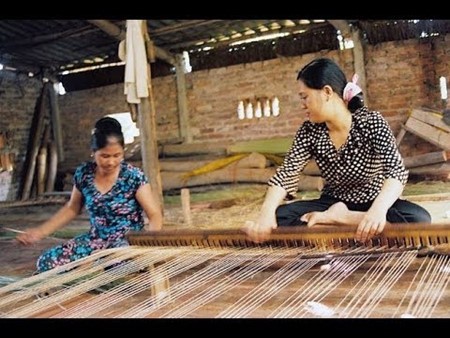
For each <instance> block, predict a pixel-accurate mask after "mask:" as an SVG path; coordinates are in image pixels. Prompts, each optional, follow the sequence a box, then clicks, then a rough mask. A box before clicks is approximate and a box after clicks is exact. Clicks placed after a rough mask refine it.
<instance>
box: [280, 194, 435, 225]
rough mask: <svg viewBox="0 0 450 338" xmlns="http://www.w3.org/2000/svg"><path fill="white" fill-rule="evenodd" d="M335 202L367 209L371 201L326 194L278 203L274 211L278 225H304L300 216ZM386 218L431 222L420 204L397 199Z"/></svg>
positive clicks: (399, 221)
mask: <svg viewBox="0 0 450 338" xmlns="http://www.w3.org/2000/svg"><path fill="white" fill-rule="evenodd" d="M337 202H343V203H344V204H345V205H346V206H347V208H348V209H349V210H353V211H367V210H369V208H370V206H371V205H372V203H373V201H371V202H367V203H349V202H344V201H340V200H338V199H336V198H333V197H331V196H328V195H322V196H321V197H320V198H318V199H314V200H309V201H296V202H292V203H288V204H283V205H280V206H279V207H278V208H277V211H276V218H277V224H278V225H279V226H294V225H306V223H305V222H303V221H301V220H300V217H301V216H303V215H304V214H307V213H308V212H312V211H325V210H327V209H328V208H329V207H330V206H332V205H333V204H335V203H337ZM386 219H387V221H388V222H390V223H431V215H430V214H429V212H428V211H427V210H425V209H424V208H423V207H421V206H420V205H417V204H415V203H412V202H409V201H406V200H401V199H398V200H397V201H395V203H394V204H393V205H392V206H391V207H390V208H389V210H388V212H387V215H386Z"/></svg>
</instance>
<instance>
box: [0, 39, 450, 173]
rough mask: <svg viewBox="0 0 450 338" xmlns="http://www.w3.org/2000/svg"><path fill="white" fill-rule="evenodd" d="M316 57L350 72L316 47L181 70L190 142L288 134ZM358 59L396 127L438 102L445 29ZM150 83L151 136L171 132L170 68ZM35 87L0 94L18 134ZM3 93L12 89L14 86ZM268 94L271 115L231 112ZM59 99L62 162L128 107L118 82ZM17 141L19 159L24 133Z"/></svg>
mask: <svg viewBox="0 0 450 338" xmlns="http://www.w3.org/2000/svg"><path fill="white" fill-rule="evenodd" d="M317 56H328V57H332V58H333V59H335V60H336V61H338V63H339V64H340V65H342V66H343V68H344V71H345V72H346V74H347V76H348V78H349V79H350V78H351V76H352V75H353V74H352V69H353V54H352V51H351V50H346V51H321V52H318V53H314V54H305V55H302V56H297V57H289V58H285V57H283V58H278V59H274V60H267V61H261V62H254V63H250V64H241V65H234V66H230V67H226V68H218V69H211V70H204V71H198V72H193V73H190V74H186V86H187V89H186V90H187V97H188V109H189V119H190V121H189V122H190V126H191V130H192V135H193V141H194V142H214V141H219V142H235V141H242V140H250V139H266V138H271V137H290V136H293V135H294V133H295V131H296V130H297V128H298V126H299V125H300V124H301V123H302V122H303V120H304V116H303V114H301V113H300V112H299V110H298V104H299V100H298V95H297V83H296V76H297V71H298V70H299V69H300V68H301V67H302V66H303V65H304V64H306V63H307V62H308V61H310V60H311V59H313V58H315V57H317ZM365 59H366V71H367V74H366V76H367V93H366V94H367V97H368V100H369V102H370V107H371V108H372V109H374V110H379V111H380V112H381V113H382V114H383V115H384V116H385V117H386V118H387V119H388V121H389V123H390V125H391V127H392V128H393V130H394V132H395V133H397V132H398V131H399V128H400V125H401V123H403V122H405V120H406V119H407V114H408V112H409V111H410V110H411V108H413V107H420V106H428V107H440V105H441V100H440V90H439V77H440V76H445V77H446V78H447V79H450V67H449V66H450V36H446V37H441V38H438V39H435V40H433V41H431V42H430V41H425V42H424V41H421V40H408V41H400V42H388V43H382V44H379V45H376V46H367V48H366V54H365ZM152 86H153V91H154V99H155V108H156V119H157V125H158V127H157V138H158V139H159V140H162V139H170V138H175V137H178V136H179V132H178V107H177V102H176V83H175V75H171V76H166V77H159V78H155V79H153V81H152ZM4 87H5V85H3V86H2V88H4ZM9 87H12V88H14V83H13V81H9V82H8V88H9ZM449 87H450V86H449ZM13 90H14V89H11V92H12V91H13ZM8 91H9V90H8ZM37 94H38V88H36V86H30V89H29V90H28V91H27V95H26V96H25V97H24V98H23V99H21V100H10V101H11V102H10V104H14V105H16V106H15V107H14V108H13V109H11V107H9V104H4V102H3V100H0V104H2V106H0V107H2V108H1V110H0V111H1V112H2V115H3V114H4V113H3V112H8V114H10V115H9V119H7V120H6V121H7V123H8V125H9V123H11V125H15V126H17V128H19V129H20V131H21V133H23V136H28V129H27V128H29V127H28V126H29V124H30V121H31V117H32V112H33V109H34V104H35V100H36V97H37ZM2 95H4V94H2ZM9 95H17V92H16V94H9ZM274 96H276V97H278V99H279V100H280V110H281V113H280V115H279V116H278V117H269V118H261V119H252V120H247V119H244V120H239V119H238V117H237V113H236V108H237V105H238V102H239V100H242V99H252V98H255V97H274ZM59 103H60V111H61V123H62V127H63V139H64V152H65V161H64V163H62V164H61V166H62V167H64V168H71V167H74V166H76V165H77V164H79V163H80V162H81V161H84V160H86V159H88V158H89V154H90V150H89V141H90V131H91V128H92V126H93V123H94V122H95V120H97V119H98V118H100V117H102V116H104V115H106V114H111V113H119V112H124V111H128V105H127V104H126V102H125V95H124V94H123V84H116V85H111V86H107V87H102V88H96V89H89V90H84V91H76V92H72V93H68V94H67V95H65V96H62V97H59ZM4 107H8V109H5V108H4ZM20 140H21V142H22V143H21V144H22V146H21V147H19V148H18V149H19V150H20V154H19V155H20V156H19V158H23V156H24V154H23V149H24V148H23V143H24V141H25V142H26V140H25V139H24V138H23V137H22V138H20ZM434 149H435V148H434V147H433V146H431V145H429V144H428V143H426V142H424V141H423V140H421V139H419V138H417V137H415V136H414V135H410V134H409V133H407V134H406V136H405V139H404V141H403V142H402V146H401V152H402V153H403V154H404V155H405V156H409V155H411V154H418V153H424V152H426V151H430V150H434Z"/></svg>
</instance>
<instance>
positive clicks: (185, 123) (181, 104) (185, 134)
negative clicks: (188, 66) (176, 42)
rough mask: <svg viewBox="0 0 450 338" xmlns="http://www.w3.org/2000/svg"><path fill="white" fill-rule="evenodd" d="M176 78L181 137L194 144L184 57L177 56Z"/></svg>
mask: <svg viewBox="0 0 450 338" xmlns="http://www.w3.org/2000/svg"><path fill="white" fill-rule="evenodd" d="M176 60H177V64H176V66H175V69H176V77H177V102H178V118H179V121H180V123H179V128H180V136H181V137H182V138H184V142H185V143H191V142H192V134H191V130H190V127H189V113H188V106H187V99H186V78H185V75H184V69H183V55H181V54H177V56H176Z"/></svg>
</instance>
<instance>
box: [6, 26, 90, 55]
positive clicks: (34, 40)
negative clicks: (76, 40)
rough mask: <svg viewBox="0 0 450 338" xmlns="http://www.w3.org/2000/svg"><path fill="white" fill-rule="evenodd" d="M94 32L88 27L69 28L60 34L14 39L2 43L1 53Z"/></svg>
mask: <svg viewBox="0 0 450 338" xmlns="http://www.w3.org/2000/svg"><path fill="white" fill-rule="evenodd" d="M93 32H95V29H94V28H92V27H90V26H85V27H80V28H71V29H68V30H65V31H62V32H56V33H51V34H46V35H40V36H33V37H31V38H25V39H14V40H10V41H5V42H2V44H1V49H2V51H5V50H6V51H13V50H17V49H20V48H29V47H30V46H37V45H42V44H46V43H52V42H54V41H56V40H59V39H62V38H73V37H76V36H80V35H85V34H90V33H93Z"/></svg>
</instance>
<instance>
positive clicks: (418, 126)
mask: <svg viewBox="0 0 450 338" xmlns="http://www.w3.org/2000/svg"><path fill="white" fill-rule="evenodd" d="M404 128H405V129H406V130H407V131H409V132H410V133H413V134H414V135H417V136H419V137H421V138H423V139H424V140H426V141H428V142H430V143H432V144H434V145H435V146H438V147H440V148H442V149H444V150H450V133H446V132H444V131H441V130H439V129H437V128H435V127H433V126H431V125H429V124H427V123H424V122H422V121H419V120H417V119H415V118H413V117H410V118H409V119H408V121H406V124H405V126H404Z"/></svg>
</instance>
